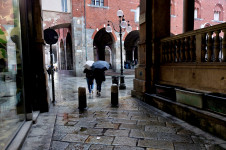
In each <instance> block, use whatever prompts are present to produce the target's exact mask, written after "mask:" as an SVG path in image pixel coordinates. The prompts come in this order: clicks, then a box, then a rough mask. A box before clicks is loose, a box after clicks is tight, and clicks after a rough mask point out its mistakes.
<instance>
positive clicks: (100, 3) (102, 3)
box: [91, 0, 104, 6]
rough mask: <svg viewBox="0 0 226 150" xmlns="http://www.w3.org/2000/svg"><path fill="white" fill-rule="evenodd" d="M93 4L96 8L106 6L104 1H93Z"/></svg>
mask: <svg viewBox="0 0 226 150" xmlns="http://www.w3.org/2000/svg"><path fill="white" fill-rule="evenodd" d="M91 4H92V5H96V6H104V0H92V1H91Z"/></svg>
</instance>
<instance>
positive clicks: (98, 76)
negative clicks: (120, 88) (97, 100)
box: [94, 69, 105, 96]
mask: <svg viewBox="0 0 226 150" xmlns="http://www.w3.org/2000/svg"><path fill="white" fill-rule="evenodd" d="M94 78H95V80H96V84H97V96H100V95H101V94H100V93H101V84H102V82H103V81H105V72H104V70H101V69H95V70H94Z"/></svg>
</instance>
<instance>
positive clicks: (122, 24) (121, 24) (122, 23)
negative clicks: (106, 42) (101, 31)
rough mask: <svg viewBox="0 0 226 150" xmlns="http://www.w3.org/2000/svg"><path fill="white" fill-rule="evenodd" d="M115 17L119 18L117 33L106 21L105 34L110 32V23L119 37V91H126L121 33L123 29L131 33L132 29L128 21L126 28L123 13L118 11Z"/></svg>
mask: <svg viewBox="0 0 226 150" xmlns="http://www.w3.org/2000/svg"><path fill="white" fill-rule="evenodd" d="M117 16H118V17H119V31H117V30H116V29H115V27H114V24H113V23H112V22H111V21H108V25H107V27H106V32H108V33H110V32H112V28H111V26H110V23H111V24H112V26H113V29H114V31H115V32H117V33H119V37H120V54H121V75H120V85H119V89H126V85H125V80H124V75H123V60H122V32H124V31H125V28H126V30H127V32H131V31H132V27H131V26H130V24H129V21H128V26H127V22H126V21H125V19H124V15H123V11H122V10H118V11H117Z"/></svg>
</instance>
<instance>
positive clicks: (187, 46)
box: [184, 37, 189, 62]
mask: <svg viewBox="0 0 226 150" xmlns="http://www.w3.org/2000/svg"><path fill="white" fill-rule="evenodd" d="M184 45H185V60H186V61H187V62H188V61H189V37H186V38H185V44H184Z"/></svg>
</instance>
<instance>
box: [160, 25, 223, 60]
mask: <svg viewBox="0 0 226 150" xmlns="http://www.w3.org/2000/svg"><path fill="white" fill-rule="evenodd" d="M160 54H161V63H179V62H226V23H223V24H219V25H215V26H211V27H206V28H203V29H198V30H194V31H190V32H186V33H184V34H179V35H176V36H172V37H167V38H164V39H162V40H161V53H160Z"/></svg>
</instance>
